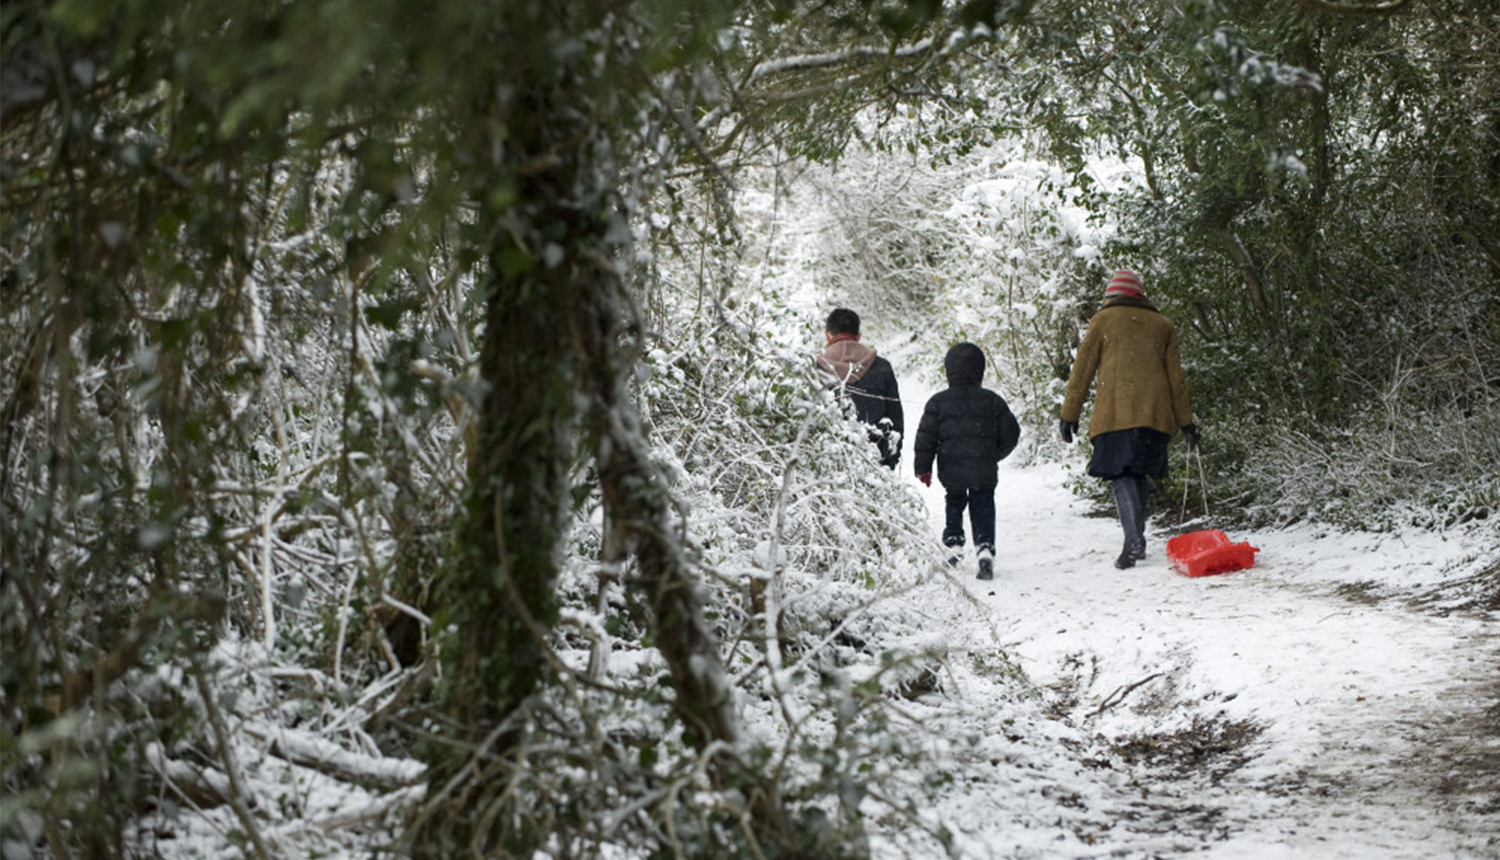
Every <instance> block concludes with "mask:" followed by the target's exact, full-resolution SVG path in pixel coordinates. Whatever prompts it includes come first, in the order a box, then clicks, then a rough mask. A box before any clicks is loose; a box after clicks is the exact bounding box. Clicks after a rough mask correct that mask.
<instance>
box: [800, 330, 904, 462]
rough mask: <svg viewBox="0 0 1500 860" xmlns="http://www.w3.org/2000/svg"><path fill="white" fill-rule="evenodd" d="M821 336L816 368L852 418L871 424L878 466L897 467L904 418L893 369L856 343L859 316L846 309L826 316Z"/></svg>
mask: <svg viewBox="0 0 1500 860" xmlns="http://www.w3.org/2000/svg"><path fill="white" fill-rule="evenodd" d="M823 337H824V339H825V340H826V344H825V347H824V349H823V354H822V355H820V356H818V366H819V367H821V368H823V370H825V371H827V372H828V373H830V374H832V375H833V378H834V380H835V384H837V385H838V386H839V387H840V388H841V389H842V391H843V392H844V393H845V394H847V395H848V396H849V400H850V402H852V403H853V404H854V414H855V417H857V418H858V419H859V420H860V421H861V422H863V423H865V424H868V425H870V441H872V442H874V443H875V445H876V447H877V448H879V450H880V463H881V465H883V466H885V467H886V468H889V469H894V468H896V465H897V464H898V463H900V462H901V436H902V434H903V433H905V432H906V419H905V416H904V414H903V412H902V409H901V391H900V389H899V388H898V387H897V385H896V371H895V369H894V368H892V367H891V363H890V362H889V361H886V360H885V359H884V358H881V357H880V356H878V355H876V354H875V350H873V349H870V348H869V347H867V346H865V345H864V344H862V343H860V342H859V338H860V334H859V314H857V313H855V312H854V311H851V310H849V309H848V308H838V309H836V310H834V311H833V313H831V314H829V315H828V322H827V323H826V324H825V325H824V327H823Z"/></svg>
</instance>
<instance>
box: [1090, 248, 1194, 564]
mask: <svg viewBox="0 0 1500 860" xmlns="http://www.w3.org/2000/svg"><path fill="white" fill-rule="evenodd" d="M1095 377H1098V381H1099V384H1098V386H1097V390H1096V391H1095V392H1094V412H1093V416H1092V417H1091V418H1090V419H1089V441H1090V442H1092V443H1093V446H1094V456H1093V458H1092V459H1091V460H1090V461H1089V474H1090V475H1093V476H1094V477H1096V478H1103V479H1105V480H1106V481H1109V482H1110V486H1111V488H1112V489H1113V490H1114V495H1115V506H1116V508H1117V509H1118V510H1119V513H1120V528H1121V529H1122V530H1123V531H1124V532H1125V546H1124V549H1123V550H1121V552H1120V557H1119V558H1117V559H1115V567H1118V568H1122V569H1123V568H1127V567H1132V566H1134V565H1135V563H1136V561H1137V560H1139V559H1142V558H1145V557H1146V518H1147V516H1148V513H1147V510H1146V498H1147V494H1148V492H1149V485H1148V483H1147V481H1148V480H1149V479H1153V478H1154V479H1156V480H1161V479H1162V478H1165V477H1166V476H1167V443H1169V442H1171V441H1172V435H1173V434H1174V433H1176V432H1177V429H1178V428H1179V427H1180V428H1182V432H1183V435H1185V436H1186V437H1187V441H1188V447H1189V448H1195V447H1197V445H1198V428H1197V425H1195V424H1194V423H1193V410H1192V406H1191V405H1190V404H1189V402H1188V389H1187V380H1186V379H1185V378H1184V377H1183V374H1182V355H1181V352H1180V349H1179V346H1178V342H1177V329H1176V327H1175V326H1173V325H1172V322H1171V320H1168V319H1167V318H1166V317H1164V316H1162V315H1161V313H1160V312H1159V311H1157V309H1156V306H1155V305H1153V304H1152V303H1151V300H1150V299H1148V298H1146V292H1145V290H1143V289H1141V279H1140V277H1139V276H1137V275H1136V273H1135V272H1132V271H1130V270H1129V269H1121V270H1120V271H1118V272H1116V273H1115V276H1114V277H1113V278H1112V279H1110V282H1109V287H1108V288H1106V289H1105V291H1104V306H1103V307H1102V308H1100V309H1099V312H1098V313H1096V314H1094V317H1093V319H1090V320H1089V327H1088V332H1087V333H1085V334H1084V336H1083V343H1081V344H1079V345H1078V355H1077V357H1076V358H1075V359H1074V361H1073V371H1072V373H1070V374H1069V376H1068V390H1067V394H1066V395H1065V396H1064V398H1063V405H1062V423H1061V431H1062V438H1063V441H1064V442H1069V443H1071V442H1072V441H1073V435H1074V434H1075V433H1077V432H1078V419H1079V417H1080V415H1082V413H1083V401H1084V400H1085V399H1086V398H1087V397H1088V393H1089V387H1090V386H1091V385H1093V384H1094V379H1095Z"/></svg>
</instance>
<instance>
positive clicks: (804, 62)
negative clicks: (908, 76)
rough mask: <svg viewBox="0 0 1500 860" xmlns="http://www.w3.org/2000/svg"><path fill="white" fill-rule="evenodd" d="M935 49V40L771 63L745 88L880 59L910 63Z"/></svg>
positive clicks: (756, 71)
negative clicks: (793, 74)
mask: <svg viewBox="0 0 1500 860" xmlns="http://www.w3.org/2000/svg"><path fill="white" fill-rule="evenodd" d="M931 49H932V40H931V39H923V40H922V41H920V42H917V43H916V44H913V45H909V46H907V47H905V48H898V49H896V50H894V51H893V50H890V49H888V48H882V47H878V46H875V45H855V46H854V47H851V48H849V49H847V50H843V51H829V52H827V53H823V54H802V55H800V56H795V57H782V58H780V59H776V60H767V61H766V62H764V63H758V64H757V65H756V66H755V68H753V69H751V71H750V76H749V77H748V78H746V80H745V86H750V85H752V84H755V83H758V82H759V81H762V80H764V79H766V78H769V77H772V76H773V75H780V74H785V73H787V72H794V71H805V70H808V69H826V68H828V67H830V66H838V65H842V64H845V63H851V62H855V61H860V60H870V59H877V58H880V57H892V58H895V59H906V58H909V57H916V56H921V55H923V54H925V53H927V52H928V51H929V50H931Z"/></svg>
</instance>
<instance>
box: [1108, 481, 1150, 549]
mask: <svg viewBox="0 0 1500 860" xmlns="http://www.w3.org/2000/svg"><path fill="white" fill-rule="evenodd" d="M1137 480H1139V479H1137V478H1118V479H1116V480H1114V481H1111V482H1110V489H1112V490H1114V493H1115V508H1116V509H1117V510H1118V511H1119V512H1120V530H1121V531H1123V532H1124V533H1125V545H1124V547H1123V548H1122V549H1121V550H1120V557H1119V558H1117V559H1115V567H1118V568H1120V569H1121V570H1124V569H1125V568H1127V567H1134V566H1135V561H1136V559H1138V558H1143V557H1144V556H1145V555H1146V538H1145V537H1144V534H1145V514H1146V512H1145V510H1144V505H1143V504H1142V500H1141V496H1140V494H1139V492H1138V491H1137V488H1136V482H1137ZM1142 483H1144V482H1142Z"/></svg>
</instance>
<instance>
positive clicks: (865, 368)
mask: <svg viewBox="0 0 1500 860" xmlns="http://www.w3.org/2000/svg"><path fill="white" fill-rule="evenodd" d="M818 364H819V365H820V366H821V367H822V368H823V369H824V370H826V371H829V372H830V373H832V374H833V375H834V376H836V377H838V380H839V382H842V383H843V384H845V385H849V384H851V383H854V382H858V381H860V380H861V379H864V378H865V374H866V373H869V372H870V368H871V367H872V366H873V365H874V364H875V350H873V349H870V348H869V347H868V346H865V345H864V344H862V343H860V342H859V341H856V340H841V341H838V342H837V343H831V344H829V345H828V348H827V349H825V350H823V354H822V355H821V356H820V357H819V358H818Z"/></svg>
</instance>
